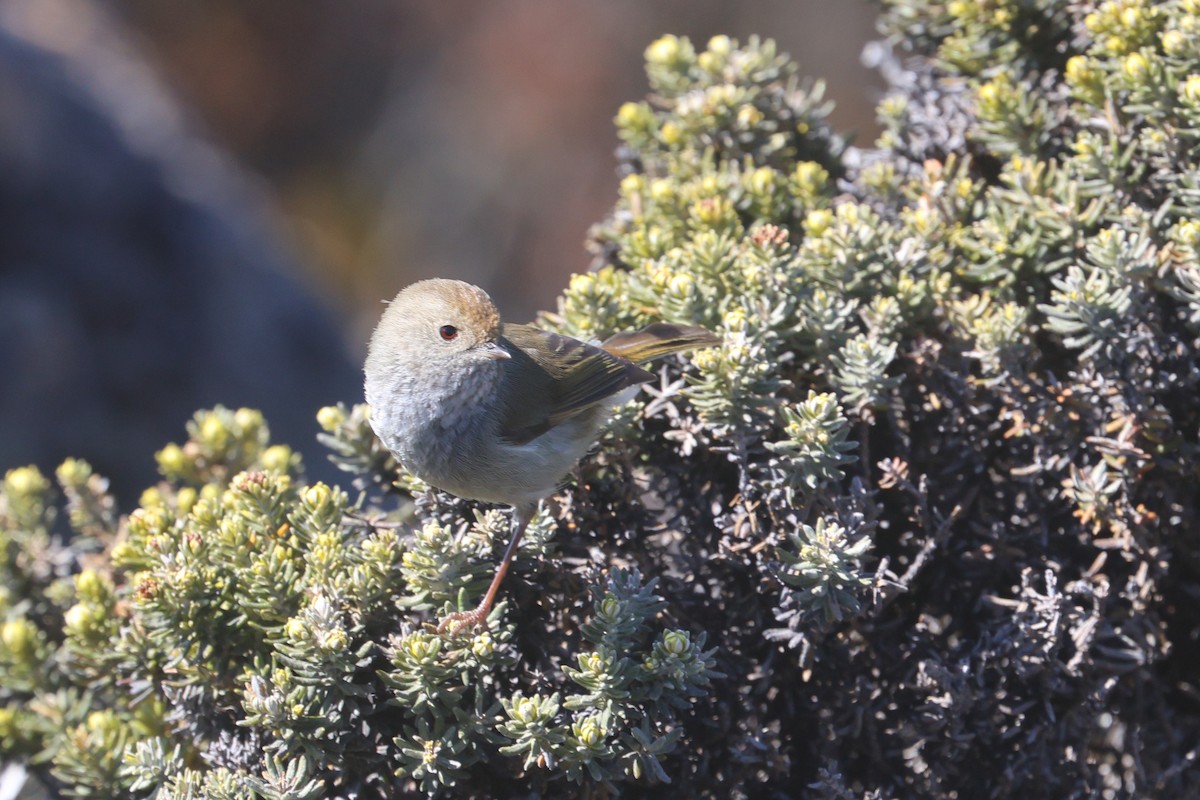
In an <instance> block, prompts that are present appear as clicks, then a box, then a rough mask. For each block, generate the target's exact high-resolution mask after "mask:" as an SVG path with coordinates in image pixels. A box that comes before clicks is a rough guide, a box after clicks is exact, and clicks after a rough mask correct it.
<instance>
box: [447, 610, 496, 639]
mask: <svg viewBox="0 0 1200 800" xmlns="http://www.w3.org/2000/svg"><path fill="white" fill-rule="evenodd" d="M481 611H482V609H479V608H476V609H474V610H472V611H455V612H452V613H450V614H447V615H446V616H445V617H444V618H443V619H442V621H441V622H439V623H438V626H437V632H438V634H440V635H442V636H449V637H450V638H451V639H453V638H454V637H456V636H458V635H459V634H460V633H462V632H463V631H465V630H474V629H475V628H477V627H479V625H480V624H481V623H482V622H483V620H484V617H485V616H486V614H485V613H480V612H481Z"/></svg>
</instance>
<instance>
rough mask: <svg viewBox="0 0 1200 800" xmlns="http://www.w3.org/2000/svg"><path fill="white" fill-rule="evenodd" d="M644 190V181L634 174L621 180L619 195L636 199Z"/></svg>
mask: <svg viewBox="0 0 1200 800" xmlns="http://www.w3.org/2000/svg"><path fill="white" fill-rule="evenodd" d="M645 188H646V179H645V178H643V177H642V176H641V175H638V174H637V173H636V172H635V173H632V174H630V175H626V176H625V177H624V178H622V179H621V195H622V196H623V197H637V196H638V195H640V194H641V193H642V192H643V191H644V190H645Z"/></svg>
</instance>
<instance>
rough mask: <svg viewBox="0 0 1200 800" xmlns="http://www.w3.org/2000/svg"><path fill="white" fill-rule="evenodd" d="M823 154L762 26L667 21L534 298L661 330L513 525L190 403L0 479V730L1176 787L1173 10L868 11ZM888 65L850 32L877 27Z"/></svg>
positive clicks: (906, 786)
mask: <svg viewBox="0 0 1200 800" xmlns="http://www.w3.org/2000/svg"><path fill="white" fill-rule="evenodd" d="M883 26H884V31H885V33H886V35H887V36H888V41H889V42H890V45H891V47H892V48H894V49H893V50H892V51H890V53H891V54H890V55H889V54H888V53H887V52H885V53H884V55H883V58H884V59H885V60H886V64H885V66H887V69H886V70H885V73H886V74H887V75H888V76H889V79H890V80H891V81H892V82H893V84H894V86H893V91H892V92H891V93H890V94H889V96H888V97H887V98H885V99H884V100H883V101H882V103H881V105H880V115H881V119H882V120H883V122H884V124H885V128H886V130H885V133H884V134H883V136H882V138H881V139H880V141H879V142H878V143H877V147H875V148H874V149H870V150H865V149H863V150H856V149H850V148H847V147H846V145H845V143H844V142H843V140H842V139H841V138H839V137H838V136H837V135H836V134H835V133H834V132H832V131H831V130H830V129H829V127H828V125H827V124H826V122H825V115H826V112H827V107H826V105H825V103H824V102H823V100H822V95H821V90H820V87H819V85H811V84H807V83H805V82H803V81H801V80H799V78H798V77H797V76H796V74H795V68H794V66H793V65H792V64H791V62H789V61H788V60H787V59H786V58H784V57H782V56H780V55H779V54H777V53H776V52H775V48H774V46H773V44H772V43H771V42H770V41H767V40H750V41H748V42H745V43H739V42H735V41H732V40H730V39H728V38H726V37H715V38H713V39H712V40H711V41H709V42H708V43H707V45H706V46H705V47H704V48H703V49H701V50H697V49H696V47H695V46H694V45H693V44H692V43H691V42H689V41H688V40H686V39H682V38H676V37H673V36H666V37H663V38H662V39H659V40H658V41H656V42H654V43H653V44H651V45H650V47H649V48H648V49H647V51H646V58H647V65H648V75H649V80H650V89H651V94H650V96H649V98H650V99H648V100H646V101H645V102H640V103H629V104H627V105H625V106H623V107H622V108H621V109H620V111H619V112H618V114H617V119H616V123H617V128H618V131H619V134H620V137H621V140H622V141H623V142H624V146H623V148H622V151H621V152H622V160H623V166H622V176H623V177H622V178H621V181H620V190H621V199H620V201H619V202H618V204H617V207H616V208H615V209H614V211H613V213H612V215H611V217H610V218H609V219H607V220H606V221H604V222H603V223H601V224H599V225H597V226H596V228H595V230H594V231H593V236H592V241H593V246H594V252H595V258H596V264H595V268H594V269H593V270H592V271H591V272H589V273H588V274H584V275H579V276H576V277H575V278H574V279H573V280H572V281H571V283H570V286H569V287H568V288H567V290H566V292H565V293H564V295H563V296H562V298H561V301H560V303H559V308H558V309H557V312H556V313H553V314H546V315H545V316H544V318H543V320H542V323H543V324H545V325H546V326H549V327H553V328H555V329H558V330H561V331H564V332H566V333H569V334H572V335H575V336H578V337H582V338H602V337H604V336H606V335H609V334H611V333H613V332H615V331H618V330H622V329H626V328H632V327H636V326H639V325H642V324H644V323H647V322H650V321H653V320H658V319H665V320H667V321H672V322H686V323H693V324H700V325H704V326H707V327H708V328H710V329H711V330H714V331H716V332H718V333H719V334H720V335H721V336H722V337H723V345H722V346H721V347H719V348H715V349H711V350H705V351H701V352H698V353H696V354H694V355H693V356H692V357H690V358H687V359H678V360H677V361H675V362H673V363H671V364H668V365H666V366H664V367H663V368H662V380H661V383H659V384H658V385H652V386H651V388H649V389H648V390H646V391H645V392H643V393H642V395H641V396H640V397H639V398H638V399H636V400H635V401H633V402H631V403H629V404H627V405H625V406H622V407H621V408H620V409H619V410H618V412H617V414H616V415H615V419H614V423H613V426H612V429H611V431H610V433H609V434H608V435H607V436H606V437H605V439H604V440H603V441H602V443H601V447H600V448H599V450H598V452H597V453H596V454H595V455H594V456H592V457H590V458H589V459H587V460H586V461H585V462H584V463H583V464H582V465H581V466H580V468H579V470H578V473H577V474H576V475H574V476H572V477H571V479H570V481H569V482H568V485H567V486H565V487H564V489H563V491H562V492H561V493H560V495H559V496H558V498H557V500H556V502H554V503H551V504H548V505H547V506H546V507H545V508H544V509H543V511H542V513H541V514H540V515H539V517H538V519H537V520H536V521H535V523H534V524H533V525H532V526H531V528H530V532H529V534H528V535H527V541H526V543H525V544H524V545H523V546H522V548H521V551H520V556H519V559H518V561H517V563H516V566H515V575H514V576H513V577H510V579H509V582H508V583H507V584H506V586H505V590H504V596H505V602H504V604H503V605H501V606H500V607H498V608H497V610H496V611H495V612H494V613H493V615H492V617H491V619H490V620H489V626H488V628H487V630H481V631H479V632H477V633H475V634H474V635H472V636H466V637H461V638H458V639H453V638H445V637H441V636H438V635H437V634H436V633H435V632H434V631H433V629H432V627H431V626H429V625H428V624H427V623H428V622H429V621H430V620H432V619H434V618H435V617H436V616H437V615H438V614H439V613H443V612H444V611H446V610H448V609H451V608H469V607H470V606H471V605H473V603H474V602H475V601H476V600H477V598H478V594H479V592H480V591H481V589H482V588H483V586H485V585H486V582H487V580H488V577H489V575H490V570H491V566H492V563H493V560H492V559H493V554H494V553H495V552H496V550H497V548H498V547H499V546H500V543H501V542H502V541H503V539H504V537H505V536H506V535H507V520H506V518H505V516H504V515H503V514H501V513H500V512H498V511H496V510H488V509H482V508H478V507H474V506H472V505H471V504H468V503H465V502H463V501H459V500H456V499H454V498H451V497H448V496H446V495H443V494H439V493H436V492H432V491H430V490H428V488H427V487H424V486H421V485H420V484H419V483H418V482H417V481H415V480H414V479H413V478H411V476H407V475H405V474H403V472H402V471H400V470H399V469H398V467H397V465H396V464H395V463H394V462H393V461H392V460H391V458H390V456H389V455H388V454H387V453H386V452H385V451H383V450H382V449H381V447H380V446H379V444H378V443H377V442H376V441H375V440H374V438H373V436H372V435H371V433H370V429H369V427H368V425H367V424H366V415H367V413H368V410H367V409H366V408H365V407H362V406H359V407H356V408H343V407H338V408H328V409H324V410H322V411H321V413H320V416H319V419H320V421H321V424H322V426H323V427H324V428H325V430H326V431H327V434H326V436H325V439H326V443H327V444H328V445H329V446H330V447H331V448H332V450H333V452H334V455H335V457H336V459H337V460H338V461H339V463H340V464H341V465H342V466H343V467H344V468H346V469H347V470H348V471H349V472H350V473H352V474H353V475H354V476H355V477H354V481H355V483H354V486H353V487H352V489H350V490H349V491H344V490H341V489H336V488H331V487H328V486H325V485H323V484H315V485H306V484H305V483H304V481H303V472H302V469H301V466H300V464H299V463H298V459H297V458H296V457H295V456H294V455H293V454H292V452H291V451H290V450H289V449H288V448H286V447H284V446H280V445H274V446H273V445H271V444H270V443H269V440H268V435H267V428H266V425H265V423H264V422H263V420H262V418H261V416H259V415H258V414H256V413H255V412H251V411H247V410H240V411H236V412H234V411H229V410H225V409H215V410H212V411H208V412H201V413H199V414H198V415H197V416H196V418H195V420H194V421H193V422H192V423H191V425H190V427H189V438H188V440H187V442H186V443H184V444H183V445H178V446H177V445H170V446H168V447H166V448H165V449H163V450H162V451H160V452H159V453H158V463H159V466H160V468H161V472H162V475H163V478H164V480H163V482H162V483H161V484H159V485H158V486H156V487H154V488H152V489H150V490H148V491H147V492H146V494H145V495H144V496H143V498H142V507H141V508H140V509H138V510H137V511H135V512H134V513H133V514H132V515H130V516H129V517H127V518H123V517H119V516H118V515H117V513H116V511H115V510H114V508H113V507H112V503H111V501H110V500H109V498H108V497H107V495H106V493H105V491H104V483H103V481H102V479H100V478H98V477H97V476H95V475H93V474H91V471H90V469H89V468H88V467H87V465H85V464H82V463H80V462H68V463H66V464H64V465H63V466H62V467H61V468H60V469H59V471H58V475H57V478H58V483H59V486H60V487H61V494H62V496H63V497H65V501H66V503H65V511H66V515H65V516H66V521H67V522H68V523H69V526H70V528H71V529H72V530H73V531H74V532H75V537H74V540H73V542H72V547H71V549H69V550H67V549H64V548H63V547H62V546H61V545H60V544H59V543H58V541H57V540H56V539H55V537H54V530H55V525H56V513H60V512H59V511H57V510H56V509H57V506H56V505H55V501H54V497H55V492H54V490H52V489H51V485H50V482H49V480H48V479H46V478H45V477H43V476H42V475H41V474H40V473H38V472H37V471H36V470H34V469H31V468H21V469H17V470H13V471H11V472H9V473H8V474H7V477H6V478H5V482H4V488H3V494H2V495H0V537H2V538H0V542H2V544H3V547H2V548H0V573H2V574H3V581H2V582H0V587H2V588H0V611H2V612H3V615H4V620H5V621H4V622H3V629H2V631H0V633H2V636H0V675H2V676H3V680H0V700H2V701H3V703H4V706H3V708H0V746H2V747H3V750H4V752H6V753H8V754H10V755H12V754H22V755H24V756H27V757H29V758H30V759H32V763H33V764H35V765H37V766H38V767H39V768H41V769H43V770H44V773H45V775H46V777H47V780H49V781H50V782H51V783H52V784H53V786H54V788H56V789H57V790H59V791H61V792H62V793H63V794H65V795H87V794H92V795H96V796H103V797H110V796H111V797H117V796H122V797H124V796H130V797H138V796H155V797H159V798H183V797H214V798H217V797H219V798H234V797H238V798H241V797H251V796H256V795H257V796H263V797H269V798H285V797H286V798H301V797H351V796H354V797H387V796H394V795H398V794H405V793H412V794H421V793H427V794H438V793H441V792H447V793H449V794H451V795H453V796H489V797H496V796H521V797H524V796H529V795H530V794H531V793H542V794H543V795H545V796H568V795H578V796H604V795H606V794H611V793H615V792H617V791H620V792H621V793H623V794H624V795H625V796H639V795H640V794H642V793H645V794H646V795H647V796H650V795H652V794H653V795H654V796H662V795H661V792H662V791H663V788H662V787H661V783H662V782H664V781H668V780H669V781H671V782H672V787H671V788H670V791H671V792H673V793H674V795H675V796H681V797H682V796H712V797H747V796H754V797H797V796H810V797H819V798H850V797H856V798H864V799H866V798H891V797H897V798H900V797H949V796H958V797H980V798H992V797H994V798H1007V797H1013V796H1018V795H1021V796H1026V797H1031V798H1034V797H1051V798H1076V797H1078V798H1082V797H1133V796H1154V797H1160V798H1174V797H1178V798H1183V797H1192V796H1196V794H1197V793H1200V771H1198V769H1197V766H1196V764H1195V756H1196V754H1195V750H1194V747H1195V743H1196V741H1197V740H1198V736H1200V724H1198V723H1200V716H1198V714H1197V711H1198V706H1197V698H1196V691H1195V686H1194V684H1195V673H1196V670H1195V663H1196V661H1195V655H1196V644H1195V642H1196V641H1197V633H1198V626H1200V614H1198V606H1197V601H1198V600H1200V581H1198V580H1197V567H1198V561H1197V555H1198V552H1197V542H1198V541H1200V536H1198V530H1197V527H1196V524H1195V519H1196V504H1197V498H1198V497H1200V459H1198V458H1197V455H1198V450H1197V448H1198V441H1197V439H1198V429H1200V407H1198V404H1197V401H1196V398H1197V390H1198V386H1197V383H1198V378H1200V372H1198V371H1197V356H1198V352H1200V351H1198V334H1200V259H1198V257H1197V248H1198V247H1200V216H1197V206H1198V205H1200V200H1198V199H1197V198H1198V197H1200V180H1198V178H1197V176H1198V175H1200V171H1198V160H1197V159H1198V156H1200V3H1198V2H1196V1H1195V0H1180V2H1164V3H1149V2H1136V1H1135V0H1120V1H1119V2H1106V3H1087V2H1070V3H1068V2H1061V1H1055V0H1041V1H1040V2H1038V1H1035V0H993V1H992V2H978V3H973V2H950V3H934V2H923V1H922V0H907V1H905V0H893V2H889V3H888V4H887V8H886V11H885V14H884V17H883ZM881 52H882V51H881Z"/></svg>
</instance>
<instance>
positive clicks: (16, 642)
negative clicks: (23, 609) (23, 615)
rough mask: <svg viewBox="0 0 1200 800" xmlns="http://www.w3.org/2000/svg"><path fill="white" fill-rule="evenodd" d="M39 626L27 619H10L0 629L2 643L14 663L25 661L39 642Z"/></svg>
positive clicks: (0, 641)
mask: <svg viewBox="0 0 1200 800" xmlns="http://www.w3.org/2000/svg"><path fill="white" fill-rule="evenodd" d="M37 633H38V631H37V626H35V625H34V624H33V623H32V622H30V621H29V620H27V619H10V620H9V621H8V622H5V623H4V626H3V627H0V643H3V645H4V649H5V651H6V652H8V653H9V654H10V655H11V656H12V657H13V660H14V661H23V660H24V659H25V658H26V657H27V656H28V655H29V654H30V653H31V652H32V651H33V646H34V643H35V642H36V641H37Z"/></svg>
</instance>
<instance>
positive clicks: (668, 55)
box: [645, 34, 683, 67]
mask: <svg viewBox="0 0 1200 800" xmlns="http://www.w3.org/2000/svg"><path fill="white" fill-rule="evenodd" d="M682 52H683V47H682V44H681V42H680V41H679V38H678V37H676V36H672V35H670V34H667V35H666V36H663V37H662V38H660V39H656V40H655V41H653V42H651V43H650V46H649V47H647V48H646V53H645V56H646V61H647V62H648V63H650V64H658V65H660V66H664V67H669V66H673V65H674V64H675V62H676V61H678V60H679V58H680V55H681V53H682Z"/></svg>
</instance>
